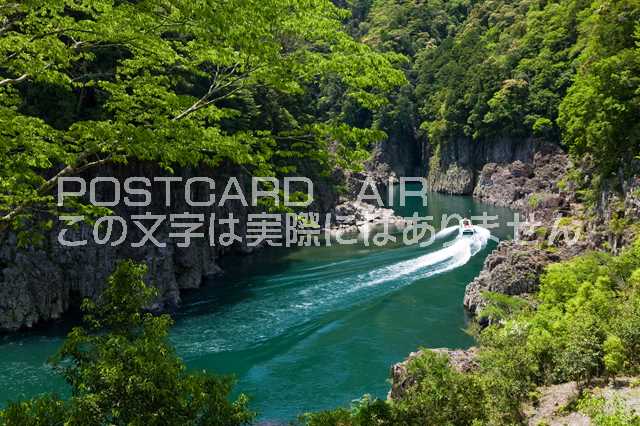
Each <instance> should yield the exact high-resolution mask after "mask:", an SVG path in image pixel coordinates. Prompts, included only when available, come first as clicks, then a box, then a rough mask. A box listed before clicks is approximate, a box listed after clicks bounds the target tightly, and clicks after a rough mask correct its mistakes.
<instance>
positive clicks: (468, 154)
mask: <svg viewBox="0 0 640 426" xmlns="http://www.w3.org/2000/svg"><path fill="white" fill-rule="evenodd" d="M548 150H557V146H556V145H554V144H551V143H549V142H546V141H543V140H539V139H534V138H529V139H526V140H521V139H514V138H510V137H497V138H494V139H491V140H482V141H474V140H471V139H470V138H457V139H453V140H450V141H448V142H446V143H442V144H441V145H440V146H439V147H437V148H436V149H432V148H431V147H430V146H428V144H427V146H426V147H425V151H426V152H425V156H427V157H430V158H431V159H430V161H429V169H428V173H427V175H428V182H429V188H430V189H431V190H433V191H437V192H443V193H447V194H458V195H471V194H472V193H473V192H474V188H475V185H476V180H478V179H479V178H480V170H482V168H483V167H484V166H485V165H487V164H498V165H504V164H511V163H513V162H515V161H520V162H522V163H524V164H532V163H533V161H534V156H535V155H536V153H538V152H545V151H548Z"/></svg>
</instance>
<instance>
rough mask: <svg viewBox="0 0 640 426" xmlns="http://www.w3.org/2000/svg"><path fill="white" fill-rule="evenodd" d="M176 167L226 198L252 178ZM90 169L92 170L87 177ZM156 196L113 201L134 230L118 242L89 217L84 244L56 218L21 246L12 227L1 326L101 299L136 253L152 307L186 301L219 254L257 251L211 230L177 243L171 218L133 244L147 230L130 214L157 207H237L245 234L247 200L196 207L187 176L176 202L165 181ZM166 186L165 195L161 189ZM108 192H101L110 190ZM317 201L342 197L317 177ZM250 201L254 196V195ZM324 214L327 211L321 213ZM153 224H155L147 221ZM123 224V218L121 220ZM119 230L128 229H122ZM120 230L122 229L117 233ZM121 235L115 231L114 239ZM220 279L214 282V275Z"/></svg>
mask: <svg viewBox="0 0 640 426" xmlns="http://www.w3.org/2000/svg"><path fill="white" fill-rule="evenodd" d="M95 175H96V176H113V177H116V178H119V179H120V181H121V182H124V180H125V179H126V177H130V176H149V177H155V176H165V175H166V173H164V172H162V171H161V170H158V168H157V167H155V166H153V165H149V164H129V165H127V166H126V168H125V167H124V166H119V167H109V168H104V169H102V170H99V171H98V172H96V173H95ZM176 175H178V176H181V177H183V178H184V180H185V181H186V179H188V178H189V177H192V176H208V177H211V178H212V179H214V180H215V181H216V183H218V182H219V184H218V185H217V186H216V190H215V191H214V192H215V194H216V197H217V200H220V197H221V195H222V192H223V191H224V186H225V185H226V183H227V180H228V177H229V176H240V177H239V180H240V183H241V185H243V186H244V185H248V178H247V177H246V176H245V177H244V178H242V173H236V171H235V170H233V169H232V168H223V167H221V168H219V169H216V170H212V169H206V168H202V169H198V170H191V169H183V170H177V171H176ZM89 179H90V177H89V176H87V180H89ZM152 192H153V200H152V204H151V206H150V207H143V208H142V207H139V208H126V207H124V206H123V207H117V208H114V214H116V215H119V216H122V217H123V218H125V219H126V220H127V224H128V235H127V239H126V241H125V242H124V243H123V244H121V245H119V246H117V247H112V246H111V245H109V244H107V245H98V244H96V243H95V242H94V241H93V235H92V233H93V227H90V226H87V225H82V226H80V227H79V228H78V229H75V230H70V231H69V233H68V236H67V239H68V240H84V239H86V240H87V241H88V242H87V245H85V246H83V247H63V246H62V245H60V244H59V243H58V240H57V238H58V233H59V230H60V228H61V226H63V225H62V224H60V223H59V221H58V220H57V218H55V219H54V223H56V224H57V225H56V226H55V228H54V229H53V230H52V231H51V232H50V233H49V234H47V235H45V240H44V242H43V243H42V244H41V245H39V246H38V247H27V248H20V247H19V246H18V242H17V239H16V236H15V235H13V234H8V235H6V236H5V237H4V238H5V240H4V241H2V242H1V245H0V331H4V332H7V331H14V330H18V329H20V328H27V327H32V326H34V325H35V324H37V323H40V322H43V321H48V320H52V319H57V318H60V317H61V316H62V315H63V314H64V313H65V312H67V311H68V310H69V309H70V308H71V307H77V306H78V305H79V303H80V302H81V300H82V299H84V298H93V299H95V298H96V297H97V296H98V295H99V294H100V293H101V291H102V289H103V287H104V285H105V281H106V279H107V277H108V276H109V275H110V274H111V273H112V272H113V270H114V268H115V265H116V263H117V262H118V261H119V260H121V259H127V258H130V259H133V260H136V261H141V262H145V263H146V264H147V265H148V267H149V273H148V276H147V282H148V283H151V284H153V285H154V286H155V287H157V288H158V293H159V296H158V299H157V300H156V302H155V304H154V306H152V307H151V308H152V309H157V310H171V309H173V308H175V307H176V306H177V305H178V304H179V303H180V292H181V291H182V290H184V289H194V288H198V287H200V286H201V285H202V283H203V278H204V277H215V276H218V275H220V273H221V272H222V271H221V269H220V267H219V266H218V265H217V264H216V261H217V260H218V259H219V258H220V257H221V256H224V255H225V254H227V253H230V252H236V253H250V252H252V251H253V249H252V248H250V247H248V246H247V245H246V242H236V243H234V244H233V245H231V246H229V247H222V246H221V245H220V244H218V243H216V244H215V245H214V246H212V245H211V244H210V243H209V239H208V238H200V239H194V240H192V241H191V244H190V245H189V246H188V247H178V245H177V243H178V242H179V241H178V240H176V239H170V238H169V237H168V234H169V232H172V231H173V232H176V230H171V229H169V226H168V225H166V222H165V224H164V225H163V226H161V227H160V228H159V229H158V231H157V232H156V233H155V234H154V235H155V236H156V238H157V239H158V240H159V241H161V242H166V247H163V248H159V247H156V246H155V245H153V244H145V245H144V246H143V247H141V248H132V247H131V243H132V242H137V241H140V239H141V238H142V236H143V235H142V233H141V231H139V230H138V229H137V227H136V226H135V225H134V223H133V222H132V221H131V220H130V218H131V215H135V214H144V213H146V212H147V211H150V212H152V213H154V214H162V215H166V214H171V213H176V214H181V213H184V212H189V213H202V214H204V215H205V218H209V217H210V215H211V214H214V215H215V217H216V218H227V217H228V216H229V214H233V215H234V218H237V219H238V220H239V223H238V224H237V225H236V229H235V231H236V234H237V235H238V236H240V237H244V236H245V235H246V233H247V230H246V223H247V216H248V214H249V213H251V212H252V210H251V209H250V208H247V207H244V206H243V205H242V204H241V202H240V201H229V202H227V203H225V204H224V206H221V207H218V206H217V205H216V206H213V207H202V208H194V207H191V206H189V205H188V204H187V203H186V200H185V194H184V184H180V185H176V186H175V190H174V191H172V192H171V207H170V208H167V207H166V205H165V197H164V193H165V192H164V186H161V187H159V186H156V185H154V187H153V189H152ZM159 194H160V195H159ZM245 195H246V196H247V197H250V187H248V186H247V187H246V191H245ZM110 196H111V194H108V193H106V192H104V193H101V194H99V197H98V198H100V197H105V198H104V199H112V198H109V197H110ZM208 197H209V191H204V190H200V191H199V192H198V190H197V188H196V189H195V190H194V193H193V194H192V199H193V200H194V201H206V200H208ZM315 197H316V198H315V199H316V201H315V202H314V204H313V205H312V206H311V207H309V209H308V210H309V211H310V212H319V213H325V212H327V211H328V210H329V209H331V208H333V206H334V205H335V204H336V202H337V194H336V193H335V192H334V191H333V190H332V186H330V185H316V188H315ZM248 201H249V202H250V199H249V200H248ZM321 217H323V215H322V214H321ZM208 224H209V222H208V219H205V226H204V227H203V228H202V229H201V230H198V232H204V233H205V235H207V234H208V231H209V229H208V226H209V225H208ZM146 225H150V224H146ZM115 226H116V229H120V228H118V226H119V225H115ZM222 232H228V228H227V227H226V226H225V227H223V228H221V227H220V226H219V225H216V226H215V227H214V234H215V236H219V235H220V234H221V233H222ZM114 234H115V235H117V236H119V235H121V234H120V233H119V231H114ZM116 238H117V237H116ZM116 238H113V239H112V241H113V240H115V239H116ZM214 284H215V282H214Z"/></svg>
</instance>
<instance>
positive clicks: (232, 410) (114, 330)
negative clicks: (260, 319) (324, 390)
mask: <svg viewBox="0 0 640 426" xmlns="http://www.w3.org/2000/svg"><path fill="white" fill-rule="evenodd" d="M145 273H146V268H145V267H144V266H141V265H138V264H134V263H133V262H130V261H126V262H122V263H120V264H119V266H118V267H117V269H116V271H115V272H114V273H113V275H112V276H111V277H110V278H109V281H108V283H107V288H106V289H105V291H104V293H103V294H102V296H101V297H100V300H99V301H98V302H97V303H93V302H90V301H86V302H85V303H84V305H83V309H84V311H85V318H84V320H85V324H86V325H85V326H82V327H77V328H74V329H73V331H71V332H70V333H69V336H68V337H67V339H66V341H65V342H64V345H63V346H62V348H61V349H60V352H59V353H58V354H57V355H56V356H55V357H54V358H53V360H52V362H53V365H54V366H55V367H56V368H57V369H58V370H59V371H60V372H61V373H62V374H63V375H64V377H65V379H66V381H67V383H68V384H69V385H70V387H71V394H72V396H71V398H70V399H69V400H68V401H62V400H59V399H57V398H55V397H50V396H47V397H42V398H37V399H35V400H32V401H26V402H19V403H13V404H11V405H10V406H9V407H8V408H7V409H6V410H4V411H3V412H1V413H0V420H2V423H3V424H6V425H9V426H13V425H15V426H24V425H33V426H44V425H59V424H65V425H78V426H80V425H95V426H99V425H106V424H109V425H139V426H143V425H178V424H184V425H216V426H218V425H220V426H234V425H242V424H248V423H249V422H250V421H251V420H252V419H253V414H252V413H251V412H250V411H249V410H248V409H247V398H246V397H245V396H244V395H241V396H240V397H238V399H237V400H235V401H233V402H231V401H230V399H229V394H230V391H231V387H232V380H231V379H229V378H221V377H217V376H213V375H210V374H207V373H206V372H198V373H188V372H187V371H186V369H185V366H184V364H183V362H182V361H181V360H180V358H178V357H177V356H176V354H175V352H174V350H173V348H172V347H171V346H170V344H169V343H168V340H167V335H168V331H169V327H170V326H171V324H172V320H171V318H170V317H169V316H167V315H163V316H154V315H152V314H151V313H145V312H144V311H143V307H144V306H146V305H147V304H148V303H149V302H150V301H151V299H152V297H153V295H154V290H153V289H152V288H150V287H147V286H146V285H145V284H144V281H143V277H144V275H145Z"/></svg>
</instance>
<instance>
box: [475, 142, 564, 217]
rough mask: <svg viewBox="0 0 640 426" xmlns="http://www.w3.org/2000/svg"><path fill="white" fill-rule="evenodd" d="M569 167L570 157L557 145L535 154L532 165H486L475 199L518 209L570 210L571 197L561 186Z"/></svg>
mask: <svg viewBox="0 0 640 426" xmlns="http://www.w3.org/2000/svg"><path fill="white" fill-rule="evenodd" d="M568 167H569V158H568V156H567V154H565V153H564V152H562V151H561V150H560V149H559V148H557V147H554V146H546V147H545V150H542V151H538V152H536V153H535V154H534V157H533V162H532V163H524V162H522V161H520V160H517V161H514V162H513V163H508V164H502V165H501V164H497V163H489V164H486V165H485V166H484V167H483V168H482V171H481V172H480V174H479V176H478V182H477V184H476V186H475V189H474V191H473V196H474V197H475V198H476V199H478V200H479V201H482V202H484V203H488V204H493V205H496V206H501V207H510V208H513V209H515V210H519V211H525V210H531V209H536V210H541V209H557V208H566V207H568V206H567V204H566V203H567V200H568V199H570V198H571V197H570V196H569V195H568V194H563V193H562V191H560V189H559V187H558V184H559V182H560V180H561V179H562V178H563V177H564V176H565V174H566V172H567V169H568Z"/></svg>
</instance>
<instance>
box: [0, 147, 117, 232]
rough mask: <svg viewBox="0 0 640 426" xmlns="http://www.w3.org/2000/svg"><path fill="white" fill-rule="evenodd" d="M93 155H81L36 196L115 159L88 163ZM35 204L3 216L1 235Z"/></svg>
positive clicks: (37, 192)
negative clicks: (64, 179) (67, 178)
mask: <svg viewBox="0 0 640 426" xmlns="http://www.w3.org/2000/svg"><path fill="white" fill-rule="evenodd" d="M91 155H92V154H89V153H85V154H82V155H80V157H78V160H77V161H76V164H75V165H67V166H66V167H65V168H63V169H62V170H60V171H59V172H58V173H57V174H56V175H55V176H53V177H52V178H50V179H49V180H47V181H46V182H44V183H43V184H42V185H40V187H39V188H38V189H37V191H36V194H37V195H38V196H44V195H47V194H48V193H49V192H51V191H52V190H53V188H55V186H56V185H57V184H58V180H59V179H60V178H62V177H67V176H71V175H77V174H79V173H82V172H84V171H86V170H87V169H90V168H92V167H97V166H100V165H102V164H106V163H108V162H110V161H111V160H112V158H113V157H112V156H111V155H109V156H107V157H106V158H102V159H99V160H95V161H89V162H86V161H87V160H88V159H89V157H91ZM34 203H35V202H34V201H33V200H26V201H24V202H22V203H21V204H19V205H18V206H16V207H15V208H14V209H13V210H11V211H10V212H9V213H7V214H5V215H4V216H1V217H0V234H2V233H4V231H6V230H7V228H8V227H9V225H10V224H11V222H12V221H13V220H15V219H16V218H17V217H18V216H19V215H21V214H22V213H24V212H25V211H27V210H28V209H29V208H31V206H33V204H34Z"/></svg>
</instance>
